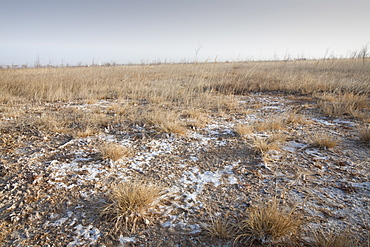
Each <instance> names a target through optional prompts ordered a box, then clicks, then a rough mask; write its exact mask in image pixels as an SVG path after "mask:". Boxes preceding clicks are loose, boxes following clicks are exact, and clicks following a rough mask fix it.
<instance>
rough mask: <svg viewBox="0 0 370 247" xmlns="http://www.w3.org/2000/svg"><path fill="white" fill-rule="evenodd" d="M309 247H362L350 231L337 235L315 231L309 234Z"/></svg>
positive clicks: (332, 232) (330, 232)
mask: <svg viewBox="0 0 370 247" xmlns="http://www.w3.org/2000/svg"><path fill="white" fill-rule="evenodd" d="M308 237H309V238H310V240H309V241H308V242H307V245H308V246H309V247H357V246H360V245H359V243H358V240H357V238H356V237H355V236H354V235H353V234H352V233H351V232H350V231H342V232H338V233H335V232H334V231H329V232H324V231H323V230H315V231H312V232H310V233H309V234H308Z"/></svg>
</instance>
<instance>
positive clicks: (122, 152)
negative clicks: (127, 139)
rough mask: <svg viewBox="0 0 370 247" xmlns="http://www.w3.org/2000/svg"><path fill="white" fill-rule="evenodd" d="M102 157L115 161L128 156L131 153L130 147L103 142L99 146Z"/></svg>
mask: <svg viewBox="0 0 370 247" xmlns="http://www.w3.org/2000/svg"><path fill="white" fill-rule="evenodd" d="M100 150H101V154H102V157H103V158H104V159H110V160H113V161H117V160H119V159H121V158H122V157H125V156H128V155H130V154H131V152H132V151H131V149H130V148H127V147H123V146H121V145H118V144H115V143H105V144H103V145H101V147H100Z"/></svg>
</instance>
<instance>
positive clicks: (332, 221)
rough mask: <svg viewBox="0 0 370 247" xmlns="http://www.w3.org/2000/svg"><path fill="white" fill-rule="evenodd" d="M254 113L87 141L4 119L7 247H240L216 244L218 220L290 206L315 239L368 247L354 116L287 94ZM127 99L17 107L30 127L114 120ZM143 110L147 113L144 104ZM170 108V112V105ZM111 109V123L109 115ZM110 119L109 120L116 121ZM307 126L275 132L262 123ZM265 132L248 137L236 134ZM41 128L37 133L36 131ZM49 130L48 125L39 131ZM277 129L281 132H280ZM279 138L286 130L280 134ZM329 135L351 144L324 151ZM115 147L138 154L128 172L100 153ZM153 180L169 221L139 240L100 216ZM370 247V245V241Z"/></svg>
mask: <svg viewBox="0 0 370 247" xmlns="http://www.w3.org/2000/svg"><path fill="white" fill-rule="evenodd" d="M237 102H238V104H239V106H238V109H244V110H245V111H230V112H226V111H225V112H222V113H220V112H212V111H209V112H208V113H205V117H206V118H207V121H205V123H204V125H203V126H201V125H195V126H192V124H191V122H192V119H189V117H188V116H186V114H185V115H184V116H182V118H181V119H180V121H181V122H182V123H184V126H187V129H186V133H185V134H183V135H178V134H172V133H165V132H160V131H157V130H156V129H155V128H152V127H151V126H147V125H145V124H141V123H140V122H138V123H131V124H128V125H124V124H115V123H108V124H106V126H105V127H104V129H103V131H100V132H99V133H93V134H90V135H88V134H86V136H83V135H80V136H76V135H73V134H72V133H68V131H65V130H60V131H58V130H57V129H56V130H53V131H50V128H49V129H44V128H42V127H37V126H36V125H30V124H28V123H29V122H27V121H26V120H24V122H21V123H20V122H19V120H15V118H12V117H9V116H8V115H6V114H3V115H2V116H3V117H2V119H1V123H2V130H1V131H2V132H1V140H0V188H1V190H0V227H1V231H0V243H1V244H2V245H5V246H232V245H233V244H235V245H238V244H240V245H241V243H238V242H235V243H234V242H233V240H228V239H226V240H222V239H219V238H217V237H216V236H214V237H212V236H210V234H209V233H208V232H207V231H206V230H205V227H204V226H205V225H207V224H210V222H211V219H214V218H225V217H228V218H229V219H230V221H231V222H237V221H238V220H239V219H240V218H242V217H245V212H246V210H247V209H248V208H249V207H250V206H253V205H258V204H260V203H265V202H266V201H268V200H270V199H272V198H278V199H279V200H280V201H281V202H282V203H283V204H284V205H286V206H287V207H289V208H295V212H296V213H297V215H299V217H301V218H302V220H303V221H304V228H305V230H306V231H310V229H317V228H324V229H350V231H351V232H353V234H355V235H356V236H358V238H359V239H362V240H363V241H365V240H366V238H368V231H369V222H370V182H369V181H370V180H369V178H370V177H369V176H370V156H369V153H370V149H369V146H366V145H365V144H364V143H362V142H360V141H359V134H358V129H359V128H361V126H360V125H361V123H362V122H359V121H357V120H356V119H354V118H350V117H346V116H343V117H332V118H329V117H325V116H324V115H323V114H321V113H320V111H319V110H318V108H317V104H316V101H315V100H314V99H310V98H307V97H299V96H295V97H291V96H286V95H279V94H264V93H256V94H253V93H251V94H247V95H243V96H237ZM125 104H132V102H125V101H117V100H101V101H97V102H90V103H89V102H78V101H76V102H69V103H50V104H45V105H39V106H27V105H23V106H17V107H18V108H23V112H24V114H25V115H26V116H28V117H29V118H35V119H36V118H40V116H42V114H44V113H47V112H58V111H62V110H63V109H69V110H70V109H78V111H80V112H83V111H86V112H91V111H92V110H91V109H95V111H96V109H99V110H98V111H96V112H99V114H101V113H106V114H111V115H115V114H119V113H117V112H114V110H112V109H115V108H109V107H112V106H117V105H118V106H120V105H125ZM135 104H137V107H145V102H142V103H140V102H138V103H135ZM163 107H165V106H163ZM106 109H110V110H109V111H110V112H108V110H106ZM104 111H107V112H104ZM289 112H295V113H296V114H299V116H301V117H302V118H303V120H302V119H301V121H296V122H294V121H292V122H291V123H289V122H285V124H284V125H283V126H281V127H278V126H275V127H272V130H266V129H263V128H261V129H259V130H258V128H257V130H256V125H258V124H256V123H260V124H262V123H264V122H267V121H270V120H272V119H286V118H287V116H288V115H286V114H287V113H289ZM253 124H254V128H255V130H254V131H252V132H251V133H247V134H245V135H241V134H238V133H237V131H236V130H235V129H236V126H238V125H253ZM35 126H36V127H35ZM39 126H42V125H39ZM274 128H275V129H274ZM276 129H277V130H276ZM275 132H279V133H280V134H281V135H284V140H283V141H281V143H280V144H279V145H280V146H279V148H276V149H277V150H270V151H267V152H266V153H264V154H261V153H258V152H256V151H255V150H253V148H252V147H253V145H251V143H252V141H253V138H267V137H268V136H270V135H272V134H273V133H275ZM317 133H323V134H324V133H325V134H330V135H331V136H333V137H335V138H336V139H337V140H338V141H339V142H338V144H337V145H336V146H335V147H332V148H325V147H319V146H315V145H313V144H312V136H314V135H315V134H317ZM103 143H115V144H116V145H119V146H123V147H126V148H128V149H129V150H131V151H130V153H129V154H128V155H126V156H124V157H122V158H120V159H118V160H116V161H113V160H111V159H108V158H104V157H103V156H102V155H101V150H100V147H101V146H102V144H103ZM132 180H139V181H140V180H142V181H151V182H153V183H160V184H161V185H162V186H164V187H166V194H165V195H164V196H163V198H162V199H163V200H162V203H158V205H154V206H153V212H155V213H156V214H158V215H157V216H155V217H151V218H149V220H146V221H145V222H144V223H142V224H139V226H138V228H137V229H136V231H135V232H134V233H131V232H129V231H124V230H122V231H112V229H113V226H114V222H110V221H109V220H106V219H105V218H103V217H101V216H100V215H99V208H100V207H101V204H102V203H104V202H105V201H106V200H107V198H106V195H107V192H108V190H109V185H110V184H112V183H115V182H117V181H132ZM364 243H365V242H364Z"/></svg>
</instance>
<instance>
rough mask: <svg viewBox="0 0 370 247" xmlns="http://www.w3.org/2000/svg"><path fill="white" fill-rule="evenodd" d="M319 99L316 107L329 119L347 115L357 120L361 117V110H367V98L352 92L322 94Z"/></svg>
mask: <svg viewBox="0 0 370 247" xmlns="http://www.w3.org/2000/svg"><path fill="white" fill-rule="evenodd" d="M321 98H323V100H321V101H319V102H318V107H319V108H320V109H321V111H322V112H323V113H324V114H325V115H327V116H329V117H334V116H344V115H349V116H351V117H355V118H358V117H362V116H363V113H362V109H366V108H368V100H369V99H368V96H367V95H362V94H356V93H353V92H347V93H339V94H338V95H331V94H329V95H327V94H324V95H323V96H321Z"/></svg>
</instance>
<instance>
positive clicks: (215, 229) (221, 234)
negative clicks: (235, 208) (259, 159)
mask: <svg viewBox="0 0 370 247" xmlns="http://www.w3.org/2000/svg"><path fill="white" fill-rule="evenodd" d="M203 228H204V229H205V230H206V232H207V234H208V235H209V236H211V237H217V238H220V239H233V238H235V237H236V232H237V229H236V226H235V224H233V223H232V221H231V220H230V219H228V216H227V215H226V216H225V217H221V216H219V217H211V220H210V222H209V223H208V224H203Z"/></svg>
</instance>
